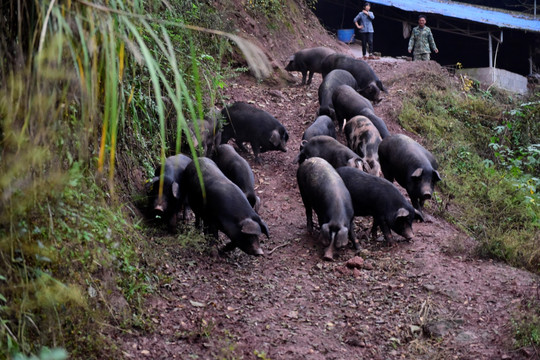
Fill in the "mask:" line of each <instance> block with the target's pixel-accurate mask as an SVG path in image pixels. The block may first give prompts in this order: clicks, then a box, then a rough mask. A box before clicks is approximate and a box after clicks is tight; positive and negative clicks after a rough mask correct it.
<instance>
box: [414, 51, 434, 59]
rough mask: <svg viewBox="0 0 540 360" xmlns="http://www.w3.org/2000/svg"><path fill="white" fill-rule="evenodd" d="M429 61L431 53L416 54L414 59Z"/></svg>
mask: <svg viewBox="0 0 540 360" xmlns="http://www.w3.org/2000/svg"><path fill="white" fill-rule="evenodd" d="M419 60H421V61H429V60H430V56H429V53H423V54H414V61H419Z"/></svg>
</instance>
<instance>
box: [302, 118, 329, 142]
mask: <svg viewBox="0 0 540 360" xmlns="http://www.w3.org/2000/svg"><path fill="white" fill-rule="evenodd" d="M318 135H328V136H331V137H333V138H334V139H335V138H336V127H335V125H334V122H333V121H332V119H330V117H328V116H326V115H321V116H318V117H317V119H315V121H314V122H313V124H311V125H310V126H309V127H308V128H307V129H306V131H304V135H302V140H305V141H308V140H309V139H311V138H312V137H314V136H318Z"/></svg>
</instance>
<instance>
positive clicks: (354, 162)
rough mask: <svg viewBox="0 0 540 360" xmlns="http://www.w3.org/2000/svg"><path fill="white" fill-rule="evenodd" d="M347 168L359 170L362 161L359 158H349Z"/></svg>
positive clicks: (361, 167)
mask: <svg viewBox="0 0 540 360" xmlns="http://www.w3.org/2000/svg"><path fill="white" fill-rule="evenodd" d="M347 166H350V167H353V168H357V169H360V170H362V169H363V166H362V160H361V159H359V158H350V159H349V160H347Z"/></svg>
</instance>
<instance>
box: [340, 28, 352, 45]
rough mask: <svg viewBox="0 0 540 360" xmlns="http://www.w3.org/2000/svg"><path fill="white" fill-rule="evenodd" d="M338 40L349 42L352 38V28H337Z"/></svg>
mask: <svg viewBox="0 0 540 360" xmlns="http://www.w3.org/2000/svg"><path fill="white" fill-rule="evenodd" d="M337 38H338V40H339V41H343V42H346V43H350V42H352V41H353V40H354V29H339V30H338V31H337Z"/></svg>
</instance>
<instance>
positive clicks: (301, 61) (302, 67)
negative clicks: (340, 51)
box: [285, 47, 336, 85]
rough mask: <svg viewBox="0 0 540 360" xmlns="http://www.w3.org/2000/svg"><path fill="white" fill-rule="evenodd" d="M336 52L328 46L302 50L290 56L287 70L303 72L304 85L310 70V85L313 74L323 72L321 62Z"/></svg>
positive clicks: (308, 82)
mask: <svg viewBox="0 0 540 360" xmlns="http://www.w3.org/2000/svg"><path fill="white" fill-rule="evenodd" d="M335 52H336V51H335V50H332V49H330V48H327V47H315V48H309V49H304V50H300V51H298V52H296V53H294V55H292V56H291V57H290V58H289V63H288V64H287V66H286V67H285V70H287V71H300V72H301V73H302V85H305V84H306V75H307V74H308V72H309V78H308V81H307V84H308V85H309V84H311V79H312V78H313V74H314V73H321V72H322V68H321V62H322V61H323V59H324V58H325V57H326V56H328V55H330V54H333V53H335Z"/></svg>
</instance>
